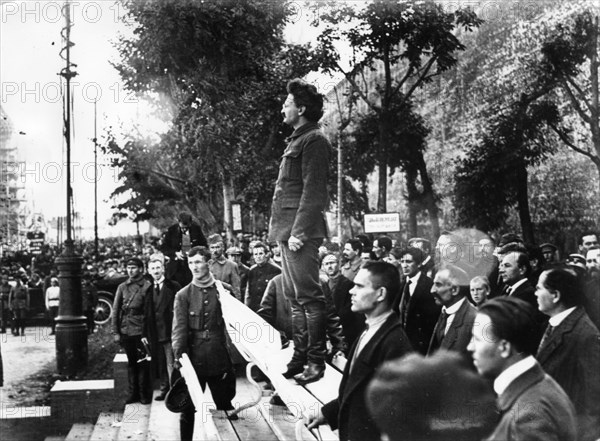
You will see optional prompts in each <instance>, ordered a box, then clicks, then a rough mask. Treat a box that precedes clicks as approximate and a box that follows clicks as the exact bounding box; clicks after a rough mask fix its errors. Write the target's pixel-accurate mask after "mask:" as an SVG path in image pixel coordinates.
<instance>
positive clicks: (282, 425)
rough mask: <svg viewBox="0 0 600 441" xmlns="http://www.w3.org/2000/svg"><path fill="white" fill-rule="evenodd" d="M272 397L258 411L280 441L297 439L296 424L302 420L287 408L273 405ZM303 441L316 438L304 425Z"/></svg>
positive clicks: (260, 404)
mask: <svg viewBox="0 0 600 441" xmlns="http://www.w3.org/2000/svg"><path fill="white" fill-rule="evenodd" d="M270 399H271V398H270V397H265V398H263V399H262V400H261V401H260V403H259V404H258V409H259V411H260V413H261V414H262V416H263V418H264V419H265V421H266V422H267V424H268V425H269V426H270V427H271V430H272V431H273V433H274V434H275V436H276V437H277V439H279V440H294V439H296V422H297V421H300V420H301V419H300V418H298V417H296V416H295V415H294V414H293V413H292V412H290V410H289V409H288V408H287V407H286V406H278V405H274V404H271V403H270V402H269V401H270ZM301 436H302V439H303V440H314V439H315V437H314V436H313V435H312V434H311V433H310V432H309V430H308V429H307V428H306V426H305V425H304V424H302V428H301Z"/></svg>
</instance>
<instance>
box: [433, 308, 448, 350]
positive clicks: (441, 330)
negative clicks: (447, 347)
mask: <svg viewBox="0 0 600 441" xmlns="http://www.w3.org/2000/svg"><path fill="white" fill-rule="evenodd" d="M446 323H448V313H447V312H446V310H444V309H442V312H441V313H440V318H439V319H438V326H437V329H436V331H435V338H436V340H437V343H438V347H439V346H440V345H441V344H442V340H443V339H444V335H445V334H446Z"/></svg>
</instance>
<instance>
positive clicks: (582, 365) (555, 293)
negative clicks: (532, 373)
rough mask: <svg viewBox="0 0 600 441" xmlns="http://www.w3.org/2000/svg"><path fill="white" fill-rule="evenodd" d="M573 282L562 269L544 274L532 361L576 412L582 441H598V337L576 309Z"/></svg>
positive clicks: (578, 295) (579, 299)
mask: <svg viewBox="0 0 600 441" xmlns="http://www.w3.org/2000/svg"><path fill="white" fill-rule="evenodd" d="M577 286H578V285H577V278H576V276H575V275H574V274H572V273H570V272H569V271H567V270H565V269H558V268H557V269H551V270H548V271H544V272H543V273H542V274H541V276H540V279H539V282H538V286H537V290H536V293H535V294H536V296H537V299H538V305H539V309H540V311H542V312H543V313H544V314H546V315H548V316H549V317H550V320H549V323H548V327H547V328H546V329H547V330H546V333H545V334H544V335H545V336H547V337H546V338H544V339H542V342H541V344H540V346H539V348H538V351H537V355H536V358H537V360H538V362H539V363H540V365H541V366H542V368H543V369H544V371H546V373H547V374H548V375H550V376H551V377H552V378H554V379H555V380H556V382H557V383H558V384H560V386H561V387H562V388H563V389H564V390H565V392H566V393H567V395H568V396H569V398H570V399H571V401H572V402H573V405H574V406H575V412H576V413H577V425H578V427H579V436H580V438H579V439H580V440H582V441H591V440H596V439H599V438H600V332H599V331H598V329H597V328H596V326H594V324H593V323H592V321H591V320H590V318H589V317H588V315H587V314H586V312H585V310H584V309H583V307H582V300H583V299H582V294H581V291H580V290H579V289H577Z"/></svg>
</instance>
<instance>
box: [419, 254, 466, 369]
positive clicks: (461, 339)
mask: <svg viewBox="0 0 600 441" xmlns="http://www.w3.org/2000/svg"><path fill="white" fill-rule="evenodd" d="M468 283H469V278H468V275H467V273H465V272H464V271H463V270H462V269H460V268H458V267H455V266H452V265H447V266H446V267H445V268H444V269H442V270H440V271H438V272H437V274H436V275H435V279H434V280H433V287H432V288H431V293H432V294H433V297H434V298H435V302H436V303H437V304H439V305H441V306H442V312H441V313H440V317H439V319H438V321H437V323H436V325H435V329H434V331H433V335H432V336H431V341H430V343H429V348H428V349H427V355H432V354H433V353H434V352H435V351H437V350H438V349H440V348H441V349H446V350H449V351H456V352H459V353H462V354H464V355H465V356H466V357H468V352H467V346H468V344H469V341H470V340H471V331H472V329H473V322H474V321H475V316H476V314H477V310H476V309H475V307H474V306H473V305H472V304H471V303H470V302H469V301H468V300H467V293H468V289H469V288H468Z"/></svg>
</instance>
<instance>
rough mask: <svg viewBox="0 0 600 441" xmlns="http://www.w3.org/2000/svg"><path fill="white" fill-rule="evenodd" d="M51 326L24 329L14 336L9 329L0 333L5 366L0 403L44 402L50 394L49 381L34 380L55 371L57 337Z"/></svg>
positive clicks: (27, 403) (6, 404)
mask: <svg viewBox="0 0 600 441" xmlns="http://www.w3.org/2000/svg"><path fill="white" fill-rule="evenodd" d="M49 334H50V328H48V327H39V326H38V327H31V328H28V329H25V336H19V337H15V336H13V335H12V334H11V333H10V330H7V333H6V334H0V347H1V350H2V362H3V366H4V387H3V388H0V406H1V407H2V408H6V407H8V406H16V405H23V404H26V405H30V406H31V405H34V404H37V405H41V404H43V403H41V402H40V401H43V399H44V398H45V397H46V396H47V391H46V381H32V380H31V377H32V376H34V374H37V373H40V372H52V371H55V369H56V367H55V363H56V361H55V360H56V349H55V339H54V336H53V335H49Z"/></svg>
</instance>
